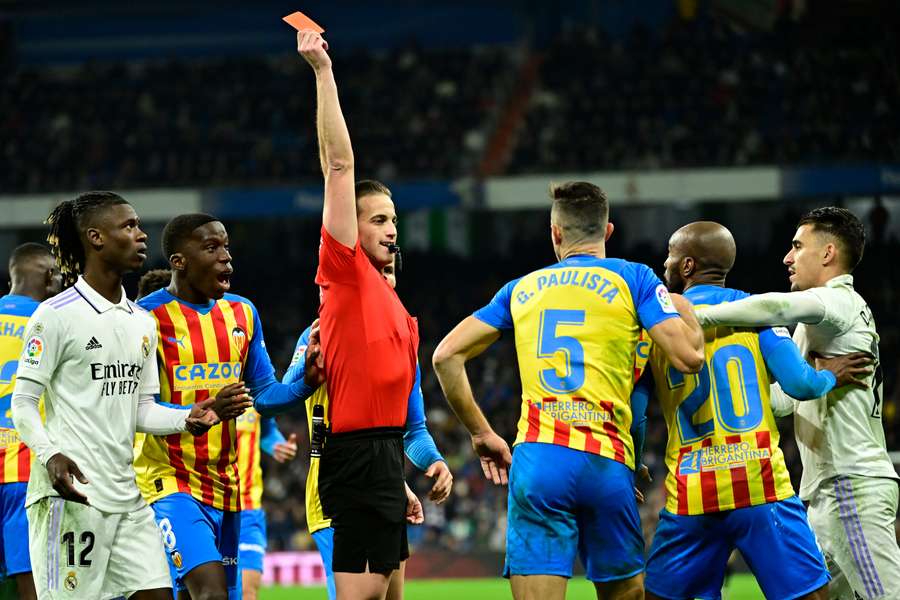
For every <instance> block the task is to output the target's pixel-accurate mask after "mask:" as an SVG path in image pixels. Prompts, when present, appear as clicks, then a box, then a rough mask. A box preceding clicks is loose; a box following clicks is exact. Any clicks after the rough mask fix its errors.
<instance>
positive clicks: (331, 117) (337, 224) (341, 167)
mask: <svg viewBox="0 0 900 600" xmlns="http://www.w3.org/2000/svg"><path fill="white" fill-rule="evenodd" d="M327 49H328V43H327V42H326V41H325V40H324V39H322V36H321V35H319V34H318V33H316V32H315V31H299V32H297V52H298V53H299V54H300V56H302V57H303V58H304V59H305V60H306V62H308V63H309V65H310V66H311V67H312V68H313V71H315V73H316V131H317V133H318V136H319V159H320V161H321V163H322V173H323V175H324V176H325V206H324V208H323V209H322V224H323V225H324V226H325V229H326V231H328V233H329V234H330V235H331V237H333V238H334V239H336V240H337V241H338V242H340V243H341V244H343V245H344V246H347V247H349V248H354V247H355V246H356V240H357V238H358V230H357V224H356V196H355V193H354V189H353V186H354V175H353V147H352V146H351V144H350V132H349V131H348V130H347V123H346V122H345V121H344V115H343V113H342V112H341V104H340V102H339V100H338V91H337V83H336V82H335V79H334V72H333V71H332V69H331V58H330V57H329V56H328V52H327V51H326V50H327Z"/></svg>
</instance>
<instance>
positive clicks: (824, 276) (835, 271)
mask: <svg viewBox="0 0 900 600" xmlns="http://www.w3.org/2000/svg"><path fill="white" fill-rule="evenodd" d="M841 275H849V273H847V271H845V270H843V269H839V268H831V269H829V268H826V269H823V270H822V272H821V274H820V275H819V277H818V278H817V280H816V285H815V286H813V287H825V286H826V285H827V284H828V282H829V281H831V280H832V279H834V278H835V277H840V276H841Z"/></svg>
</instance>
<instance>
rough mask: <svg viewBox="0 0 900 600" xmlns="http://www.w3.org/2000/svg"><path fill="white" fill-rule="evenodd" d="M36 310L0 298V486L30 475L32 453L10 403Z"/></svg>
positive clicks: (24, 301) (23, 301)
mask: <svg viewBox="0 0 900 600" xmlns="http://www.w3.org/2000/svg"><path fill="white" fill-rule="evenodd" d="M37 307H38V303H37V301H35V300H33V299H31V298H29V297H27V296H14V295H8V296H3V297H0V483H26V482H27V481H28V477H29V475H31V461H32V457H31V451H30V450H29V449H28V446H26V445H25V443H24V442H22V441H21V440H20V439H19V434H18V433H17V432H16V428H15V426H14V425H13V422H12V411H11V410H10V402H11V400H12V393H13V389H14V388H15V385H16V369H17V368H18V366H19V355H20V354H22V345H23V344H24V343H25V327H26V325H28V319H29V318H30V317H31V315H32V314H33V313H34V311H35V310H37Z"/></svg>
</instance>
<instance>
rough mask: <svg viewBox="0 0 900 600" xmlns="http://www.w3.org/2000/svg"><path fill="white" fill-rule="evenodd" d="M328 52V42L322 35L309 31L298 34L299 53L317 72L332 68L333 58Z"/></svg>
mask: <svg viewBox="0 0 900 600" xmlns="http://www.w3.org/2000/svg"><path fill="white" fill-rule="evenodd" d="M326 50H328V42H326V41H325V40H324V39H323V38H322V36H321V35H320V34H318V33H316V32H315V31H312V30H308V29H307V30H303V31H298V32H297V53H298V54H300V56H302V57H303V58H304V59H305V60H306V62H308V63H309V66H311V67H312V68H313V69H315V70H316V71H318V70H320V69H330V68H331V58H330V57H329V56H328V52H326Z"/></svg>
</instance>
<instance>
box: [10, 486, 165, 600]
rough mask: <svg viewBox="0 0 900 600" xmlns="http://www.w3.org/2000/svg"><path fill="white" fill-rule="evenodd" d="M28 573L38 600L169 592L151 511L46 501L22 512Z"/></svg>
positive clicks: (53, 499)
mask: <svg viewBox="0 0 900 600" xmlns="http://www.w3.org/2000/svg"><path fill="white" fill-rule="evenodd" d="M27 513H28V532H29V537H30V546H29V547H30V550H31V569H32V572H33V574H34V584H35V587H36V588H37V593H38V598H39V599H40V600H45V599H47V600H55V599H57V598H66V599H72V600H75V599H80V598H84V599H88V598H90V599H91V600H105V599H108V598H116V597H118V596H126V597H128V596H131V594H133V593H134V592H137V591H139V590H152V589H157V588H171V587H172V579H171V577H170V576H169V565H168V564H167V563H166V555H165V552H164V551H163V545H162V539H161V538H160V534H159V529H157V527H156V521H155V520H154V518H153V510H151V509H150V507H149V506H144V507H142V508H140V509H138V510H135V511H132V512H130V513H106V512H102V511H100V510H97V509H96V508H94V507H92V506H86V505H84V504H78V503H76V502H67V501H65V500H63V499H62V498H57V497H47V498H42V499H41V500H39V501H38V502H36V503H34V504H32V505H31V506H29V507H28V508H27Z"/></svg>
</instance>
